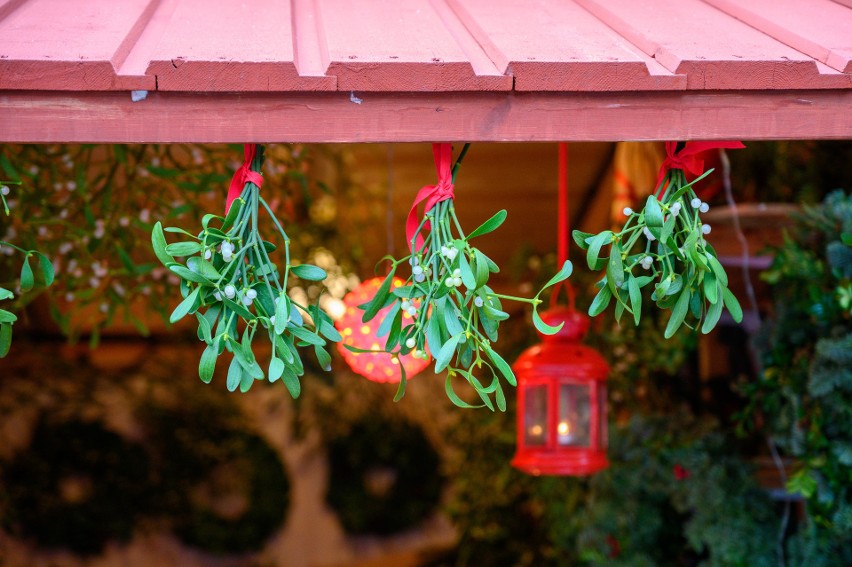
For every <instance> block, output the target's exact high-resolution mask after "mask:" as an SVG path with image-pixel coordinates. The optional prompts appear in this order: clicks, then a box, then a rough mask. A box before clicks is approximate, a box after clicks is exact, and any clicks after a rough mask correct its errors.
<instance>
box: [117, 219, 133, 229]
mask: <svg viewBox="0 0 852 567" xmlns="http://www.w3.org/2000/svg"><path fill="white" fill-rule="evenodd" d="M118 224H119V225H121V226H124V227H127V226H130V219H129V218H128V217H121V218H120V219H118Z"/></svg>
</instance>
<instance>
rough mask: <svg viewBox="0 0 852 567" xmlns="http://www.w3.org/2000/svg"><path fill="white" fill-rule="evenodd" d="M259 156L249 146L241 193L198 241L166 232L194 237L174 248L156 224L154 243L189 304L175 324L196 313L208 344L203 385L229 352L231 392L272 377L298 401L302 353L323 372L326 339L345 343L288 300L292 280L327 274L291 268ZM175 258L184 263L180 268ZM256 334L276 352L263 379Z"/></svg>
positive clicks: (319, 314) (209, 221)
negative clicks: (263, 216)
mask: <svg viewBox="0 0 852 567" xmlns="http://www.w3.org/2000/svg"><path fill="white" fill-rule="evenodd" d="M256 151H257V153H256V154H255V153H254V149H253V147H249V146H247V147H246V163H245V164H244V165H243V167H242V168H240V170H239V171H238V172H237V175H236V176H235V180H234V182H232V191H233V188H234V187H235V186H236V187H238V188H242V192H241V194H240V195H239V197H237V198H234V199H233V201H232V203H231V204H230V207H229V209H228V212H227V215H226V216H225V217H221V216H217V215H214V214H207V215H205V216H204V217H203V219H202V223H201V224H202V230H201V232H199V233H198V235H197V236H196V235H195V234H192V233H190V232H188V231H186V230H183V229H181V228H173V227H169V228H166V229H165V232H171V233H176V234H180V235H183V236H184V237H188V238H189V239H188V240H184V241H181V242H174V243H171V244H169V243H167V242H166V238H165V234H164V230H163V228H162V226H161V224H160V223H159V222H158V223H156V224H155V225H154V229H153V232H152V234H151V241H152V245H153V248H154V252H155V254H156V255H157V258H159V260H160V261H161V262H162V263H163V264H164V265H165V266H166V268H168V269H169V270H170V271H171V272H173V273H174V274H175V275H177V276H178V277H179V278H180V290H181V294H182V296H183V298H184V299H183V301H181V302H180V304H178V306H177V307H176V308H175V309H174V311H173V312H172V314H171V317H170V320H171V322H172V323H174V322H177V321H179V320H180V319H182V318H183V317H185V316H186V315H188V314H194V315H195V316H196V319H197V320H198V337H199V339H200V340H203V341H204V342H205V343H206V345H207V346H206V348H205V349H204V352H203V353H202V355H201V360H200V362H199V367H198V373H199V377H200V378H201V380H203V381H204V382H207V383H209V382H210V381H211V380H212V377H213V371H214V369H215V366H216V361H217V359H218V357H219V356H220V355H221V354H222V353H224V352H225V351H226V350H227V351H228V352H230V353H232V354H233V358H232V359H231V363H230V366H229V368H228V377H227V388H228V389H229V390H230V391H234V390H236V389H237V388H239V389H240V391H242V392H246V391H248V390H249V388H251V385H252V383H253V382H254V380H263V379H264V378H265V377H268V379H269V381H270V382H275V381H277V380H279V379H281V380H282V381H283V382H284V384H285V386H286V387H287V389H288V390H289V391H290V394H291V395H292V396H293V397H294V398H295V397H298V395H299V392H300V389H301V386H300V383H299V376H301V375H303V374H304V365H303V363H302V360H301V356H300V352H299V350H298V348H297V347H303V346H311V347H313V349H314V352H315V354H316V357H317V360H318V362H319V363H320V365H321V366H322V367H323V368H325V369H330V367H331V356H330V355H329V354H328V352H327V351H326V350H325V348H324V347H325V345H326V344H327V340H332V341H339V340H340V339H341V337H340V335H339V333H338V332H337V330H336V329H335V328H334V325H333V323H332V320H331V317H329V316H328V314H326V313H325V312H324V311H323V310H322V309H320V308H319V305H318V304H317V305H302V304H300V303H298V302H296V301H294V300H293V299H292V298H291V297H289V296H288V294H287V283H288V280H289V278H290V277H291V276H295V277H298V278H301V279H303V280H307V281H315V282H320V281H323V280H324V279H325V278H326V272H325V270H323V269H321V268H319V267H317V266H313V265H309V264H297V265H294V264H292V263H291V258H290V238H289V237H288V236H287V233H286V232H285V231H284V229H283V228H282V226H281V223H280V222H279V220H278V219H277V217H276V216H275V213H274V212H273V211H272V209H271V208H270V206H269V205H268V204H267V202H266V201H265V200H264V198H263V197H262V196H261V195H260V187H259V185H260V184H261V182H262V177H261V176H260V169H261V164H262V163H263V147H262V146H260V147H258V148H257V150H256ZM233 196H234V197H235V196H236V195H235V194H234V195H233ZM261 209H263V210H265V211H266V212H267V213H268V215H269V218H270V220H271V221H272V224H273V226H274V227H275V229H276V231H277V233H278V235H279V236H280V237H281V241H282V242H283V246H284V265H283V266H279V265H277V264H275V263H274V262H273V261H272V259H271V257H270V253H272V252H274V251H275V250H276V248H277V247H276V245H275V244H274V243H273V242H271V241H270V240H267V239H265V238H264V237H263V236H262V235H261V226H260V224H259V213H260V210H261ZM176 257H181V258H185V260H184V261H183V262H178V261H177V260H176ZM240 322H242V323H240ZM257 335H265V336H266V337H267V338H268V340H269V342H270V343H271V345H272V356H271V358H270V361H269V365H268V370H267V372H266V373H264V370H263V368H261V366H260V364H259V363H258V361H257V357H256V356H255V352H254V349H253V344H252V343H253V341H254V340H255V338H256V337H257Z"/></svg>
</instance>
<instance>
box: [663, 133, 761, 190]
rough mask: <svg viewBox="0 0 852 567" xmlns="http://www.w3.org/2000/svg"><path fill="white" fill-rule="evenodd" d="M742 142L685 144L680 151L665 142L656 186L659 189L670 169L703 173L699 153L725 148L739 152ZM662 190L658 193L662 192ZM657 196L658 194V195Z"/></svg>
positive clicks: (671, 143) (674, 145)
mask: <svg viewBox="0 0 852 567" xmlns="http://www.w3.org/2000/svg"><path fill="white" fill-rule="evenodd" d="M744 147H745V145H743V143H742V142H736V141H733V140H727V141H716V142H687V143H686V144H685V145H684V146H683V148H682V149H681V150H680V151H677V142H666V159H664V160H663V165H661V166H660V173H659V175H657V185H656V187H660V183H662V181H663V178H665V176H666V172H667V171H669V170H670V169H682V170H683V171H688V172H689V173H691V174H693V175H695V176H698V175H701V174H702V173H704V159H703V158H702V157H701V155H700V154H701V152H704V151H707V150H712V149H720V148H727V149H732V150H739V149H742V148H744ZM662 190H663V189H662V188H661V189H660V191H661V192H662ZM658 195H659V194H658Z"/></svg>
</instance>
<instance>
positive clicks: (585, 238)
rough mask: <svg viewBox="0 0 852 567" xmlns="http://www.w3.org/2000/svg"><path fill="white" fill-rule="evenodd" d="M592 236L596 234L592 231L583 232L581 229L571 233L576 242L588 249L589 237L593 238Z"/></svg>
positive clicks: (582, 247)
mask: <svg viewBox="0 0 852 567" xmlns="http://www.w3.org/2000/svg"><path fill="white" fill-rule="evenodd" d="M592 236H594V235H593V234H592V233H590V232H581V231H579V230H575V231H574V232H572V233H571V237H572V238H573V239H574V242H576V243H577V246H579V247H580V248H581V249H583V250H588V248H589V239H590V238H592Z"/></svg>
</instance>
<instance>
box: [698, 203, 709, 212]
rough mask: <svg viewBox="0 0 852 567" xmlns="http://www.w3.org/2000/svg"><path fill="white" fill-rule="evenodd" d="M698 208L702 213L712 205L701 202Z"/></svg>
mask: <svg viewBox="0 0 852 567" xmlns="http://www.w3.org/2000/svg"><path fill="white" fill-rule="evenodd" d="M698 210H699V211H701V212H702V213H706V212H707V211H709V210H710V205H708V204H707V203H701V206H700V207H698Z"/></svg>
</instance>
